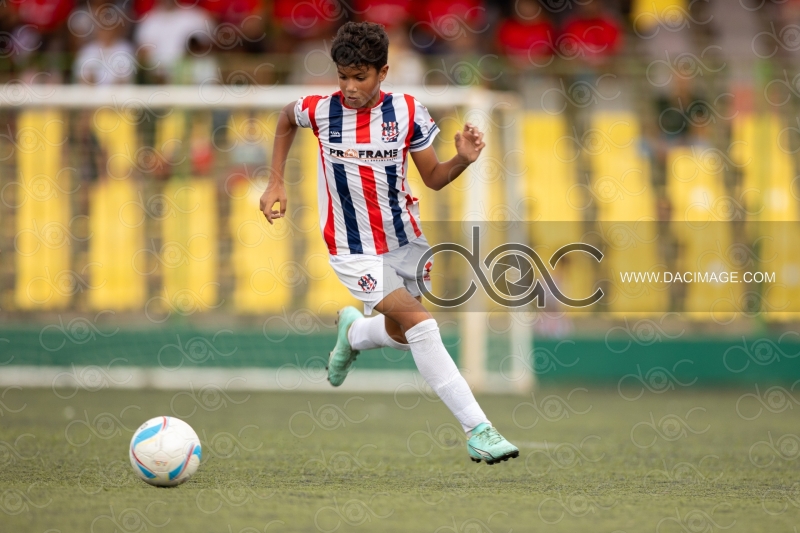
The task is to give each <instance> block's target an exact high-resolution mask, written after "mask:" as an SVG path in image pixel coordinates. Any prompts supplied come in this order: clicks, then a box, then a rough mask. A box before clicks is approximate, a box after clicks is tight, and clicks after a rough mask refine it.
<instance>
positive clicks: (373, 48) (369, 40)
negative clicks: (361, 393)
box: [331, 22, 389, 70]
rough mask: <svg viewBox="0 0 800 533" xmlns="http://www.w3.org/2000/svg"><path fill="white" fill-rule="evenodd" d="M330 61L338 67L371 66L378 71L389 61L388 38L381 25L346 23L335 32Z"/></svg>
mask: <svg viewBox="0 0 800 533" xmlns="http://www.w3.org/2000/svg"><path fill="white" fill-rule="evenodd" d="M331 59H333V62H334V63H336V64H337V65H338V66H340V67H365V66H367V67H368V66H372V67H375V70H380V69H381V68H383V66H384V65H385V64H386V62H387V61H388V59H389V36H388V35H386V31H385V30H384V29H383V25H381V24H375V23H374V22H348V23H346V24H344V25H343V26H341V27H340V28H339V31H337V32H336V37H335V38H334V39H333V44H332V45H331Z"/></svg>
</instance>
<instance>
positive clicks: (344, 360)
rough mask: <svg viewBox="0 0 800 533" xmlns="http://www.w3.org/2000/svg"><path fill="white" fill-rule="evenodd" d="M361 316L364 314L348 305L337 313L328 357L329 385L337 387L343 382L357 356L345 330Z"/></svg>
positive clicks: (356, 351)
mask: <svg viewBox="0 0 800 533" xmlns="http://www.w3.org/2000/svg"><path fill="white" fill-rule="evenodd" d="M363 316H364V315H362V314H361V312H360V311H359V310H358V309H356V308H355V307H349V306H348V307H345V308H344V309H342V310H341V311H339V313H338V317H337V319H336V324H337V325H338V327H339V328H338V336H337V339H336V346H334V347H333V351H332V352H331V354H330V357H329V358H328V381H330V382H331V385H333V386H334V387H338V386H339V385H341V384H342V383H344V378H346V377H347V373H348V372H350V366H351V365H352V364H353V361H355V360H356V357H358V353H359V352H358V350H354V349H353V348H352V347H351V346H350V341H349V340H347V332H348V331H349V330H350V326H352V325H353V322H355V321H356V320H357V319H359V318H363Z"/></svg>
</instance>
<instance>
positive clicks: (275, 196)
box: [259, 180, 286, 224]
mask: <svg viewBox="0 0 800 533" xmlns="http://www.w3.org/2000/svg"><path fill="white" fill-rule="evenodd" d="M275 204H280V210H279V211H276V210H275V209H273V207H275ZM259 206H260V207H261V212H262V213H264V216H265V217H267V222H269V223H270V224H272V223H273V222H272V221H273V220H275V219H277V218H283V217H285V216H286V188H285V187H284V186H283V183H278V182H276V181H274V180H270V182H269V185H267V190H266V191H264V194H262V195H261V201H260V202H259Z"/></svg>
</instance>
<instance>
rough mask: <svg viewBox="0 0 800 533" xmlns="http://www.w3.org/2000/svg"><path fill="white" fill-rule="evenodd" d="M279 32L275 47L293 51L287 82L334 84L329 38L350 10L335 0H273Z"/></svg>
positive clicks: (330, 39)
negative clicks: (303, 0) (299, 1)
mask: <svg viewBox="0 0 800 533" xmlns="http://www.w3.org/2000/svg"><path fill="white" fill-rule="evenodd" d="M273 10H274V11H273V13H274V15H275V19H276V21H277V22H278V25H279V28H278V29H279V32H280V36H279V38H278V39H277V40H276V44H277V45H278V46H277V47H276V48H277V49H278V50H279V51H283V52H285V53H288V54H292V56H293V58H292V64H291V72H290V73H289V79H288V82H289V83H293V84H298V85H306V84H310V85H335V84H336V69H335V68H334V66H333V62H332V61H331V54H330V50H331V41H332V40H333V37H334V35H336V30H337V28H338V27H339V26H340V25H342V24H343V23H344V22H345V21H346V17H347V15H348V13H349V11H347V10H346V9H345V7H344V6H343V5H342V4H341V3H340V2H339V1H338V0H309V1H307V2H301V3H297V2H295V1H290V0H275V4H274V6H273Z"/></svg>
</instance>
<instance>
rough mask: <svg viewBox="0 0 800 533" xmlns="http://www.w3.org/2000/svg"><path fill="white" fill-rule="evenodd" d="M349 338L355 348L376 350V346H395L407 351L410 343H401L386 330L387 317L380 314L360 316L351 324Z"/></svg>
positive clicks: (396, 348) (397, 348)
mask: <svg viewBox="0 0 800 533" xmlns="http://www.w3.org/2000/svg"><path fill="white" fill-rule="evenodd" d="M347 340H348V341H350V346H352V347H353V349H354V350H359V351H360V350H374V349H375V348H394V349H395V350H402V351H404V352H407V351H408V350H410V349H411V348H410V347H409V346H408V344H401V343H399V342H397V341H396V340H394V339H393V338H391V337H390V336H389V334H388V333H387V332H386V317H384V316H383V315H378V316H374V317H370V318H359V319H358V320H356V321H355V322H353V324H352V325H351V326H350V329H349V330H348V332H347Z"/></svg>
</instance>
